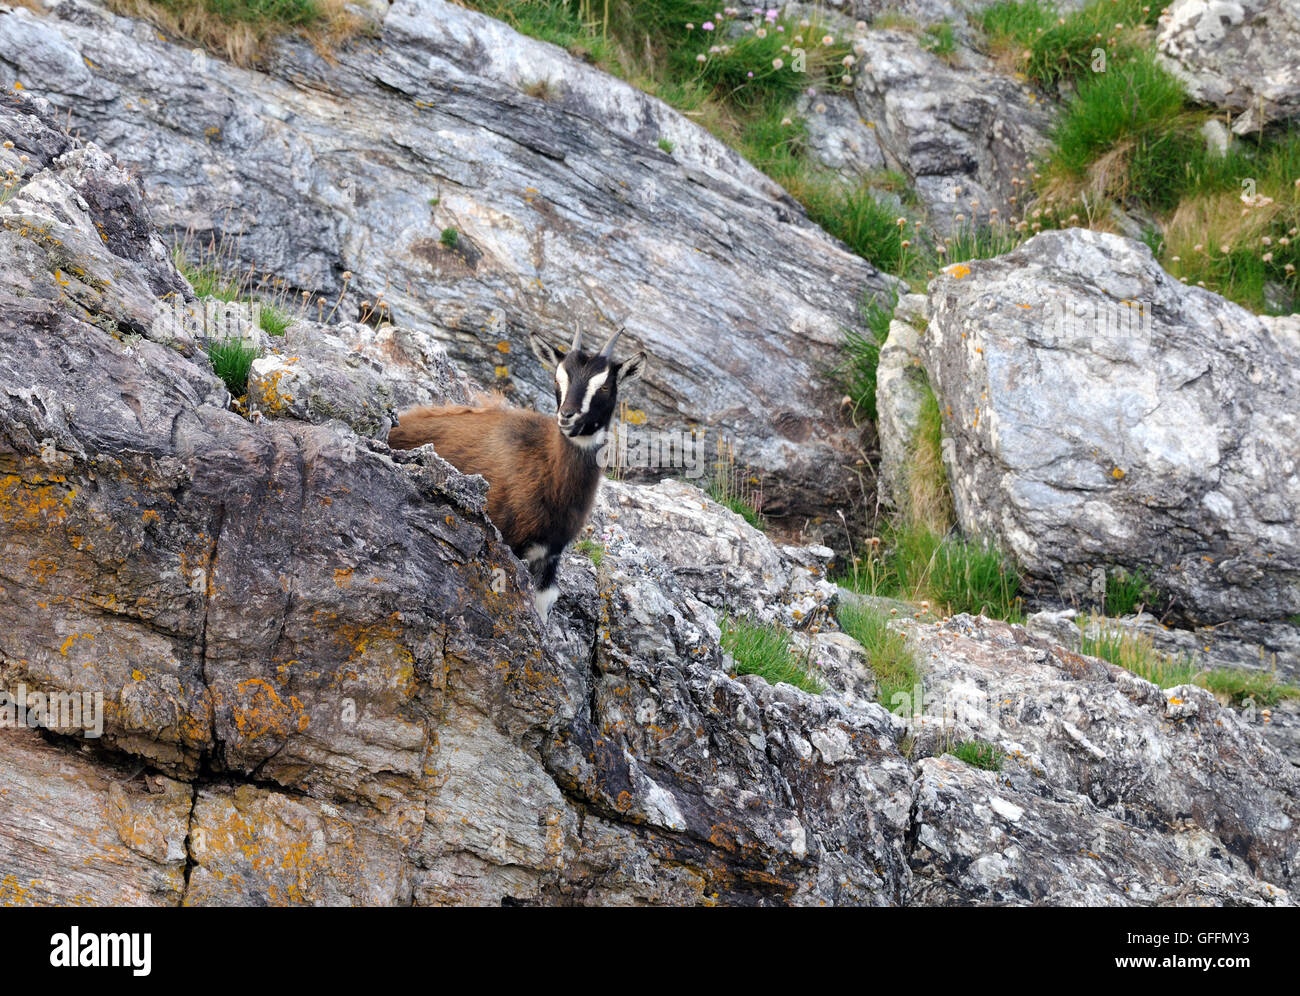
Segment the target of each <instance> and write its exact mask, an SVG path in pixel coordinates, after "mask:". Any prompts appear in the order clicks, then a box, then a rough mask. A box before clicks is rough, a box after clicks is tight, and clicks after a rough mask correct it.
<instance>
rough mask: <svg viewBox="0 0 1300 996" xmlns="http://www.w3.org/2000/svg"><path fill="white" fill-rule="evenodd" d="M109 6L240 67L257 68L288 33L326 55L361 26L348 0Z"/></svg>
mask: <svg viewBox="0 0 1300 996" xmlns="http://www.w3.org/2000/svg"><path fill="white" fill-rule="evenodd" d="M108 5H109V7H111V8H112V9H113V10H115V11H116V12H117V13H119V14H125V15H127V16H129V17H140V18H144V19H145V20H147V21H151V22H152V23H154V24H156V25H157V26H158V27H159V28H161V29H162V31H163V32H164V33H165V34H167V35H171V36H175V37H179V38H183V39H186V40H187V41H190V42H194V43H195V44H198V45H201V46H202V47H204V48H206V49H208V50H210V51H214V52H219V53H221V54H223V55H224V56H225V57H226V58H227V59H229V60H230V61H231V62H233V63H235V64H236V65H239V66H252V65H257V64H259V63H260V62H262V61H263V60H264V59H265V58H266V55H267V52H268V51H269V49H270V46H271V43H272V42H274V41H275V40H276V39H279V38H283V37H285V36H288V35H298V36H300V37H303V38H306V39H307V40H308V41H310V42H311V43H312V44H313V45H314V46H315V47H316V48H317V50H318V51H321V52H326V53H327V52H328V51H329V49H331V48H333V47H336V46H337V45H339V44H341V43H342V42H344V41H346V40H347V39H348V38H351V37H352V36H354V35H355V34H357V33H358V32H359V31H360V29H361V26H362V21H361V19H360V18H359V17H358V16H357V15H356V14H355V13H353V12H352V11H350V10H348V8H347V3H346V0H108Z"/></svg>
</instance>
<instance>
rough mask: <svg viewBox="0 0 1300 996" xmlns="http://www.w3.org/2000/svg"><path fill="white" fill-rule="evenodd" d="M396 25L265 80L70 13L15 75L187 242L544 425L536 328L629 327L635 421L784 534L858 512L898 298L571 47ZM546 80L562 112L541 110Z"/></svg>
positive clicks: (145, 34) (757, 184)
mask: <svg viewBox="0 0 1300 996" xmlns="http://www.w3.org/2000/svg"><path fill="white" fill-rule="evenodd" d="M375 16H376V17H377V18H378V19H379V23H377V25H376V26H375V28H374V37H362V38H358V39H357V40H355V41H353V42H351V43H347V44H345V45H343V46H342V47H341V48H340V49H339V50H338V51H337V52H335V53H334V55H333V57H332V58H331V59H329V60H326V59H323V58H322V57H321V56H320V55H319V54H318V53H317V52H316V51H315V50H314V49H312V47H311V46H310V45H308V44H307V43H305V42H302V41H288V42H284V43H282V44H280V45H279V46H278V47H277V49H276V51H275V53H274V56H273V57H272V58H271V59H270V61H269V70H268V72H267V73H265V74H263V73H256V72H252V71H249V70H244V69H239V68H235V67H232V66H230V65H228V64H226V63H225V62H222V61H220V60H217V59H215V58H212V59H206V60H205V62H204V65H203V67H202V71H201V72H196V71H193V69H192V67H191V63H192V61H193V59H194V58H195V56H194V55H193V53H192V52H191V51H190V48H189V47H188V46H181V45H174V44H171V43H168V42H166V41H163V40H160V39H159V37H158V36H157V34H156V32H153V31H146V30H143V29H142V28H141V27H140V25H139V22H135V21H131V20H129V19H125V18H120V17H116V16H114V15H112V14H109V13H107V12H105V11H104V10H103V8H101V7H99V6H96V5H94V4H91V3H86V2H82V0H63V2H61V3H59V4H58V5H56V6H55V7H54V8H53V10H52V11H51V12H50V13H49V14H48V15H46V16H44V17H37V16H35V15H32V14H31V13H30V12H29V11H26V10H18V11H15V12H11V13H6V14H3V15H0V53H3V55H0V65H3V66H5V67H6V70H7V71H8V72H9V74H10V76H11V77H12V78H13V79H17V80H20V81H21V82H22V83H23V86H24V87H26V88H27V90H28V91H29V92H33V93H38V94H41V95H43V96H46V97H48V98H49V99H50V100H51V101H52V102H53V104H54V105H55V106H56V107H57V108H58V110H59V111H60V112H61V113H65V112H68V111H70V112H71V127H72V128H73V129H74V130H75V131H78V132H80V133H81V134H84V135H86V136H88V137H90V138H93V139H95V140H96V141H97V142H99V143H100V144H101V145H102V147H103V148H104V149H106V150H107V151H110V152H114V153H116V154H117V155H118V156H119V157H121V158H122V159H123V160H124V161H125V162H127V163H129V164H130V166H131V168H132V169H134V170H135V171H136V172H137V173H138V174H139V175H140V176H141V177H142V179H143V180H144V184H145V189H146V190H147V191H148V193H149V196H150V199H151V201H152V203H153V206H154V210H155V212H156V213H157V215H158V220H159V223H160V225H161V227H163V229H164V230H166V231H168V232H169V233H170V235H171V237H172V238H173V239H175V240H177V241H184V240H185V239H186V238H187V237H189V238H192V239H193V240H196V241H197V242H198V243H199V244H205V243H206V242H207V240H208V239H209V238H215V239H216V240H217V241H218V242H221V241H222V240H223V239H225V240H226V242H227V244H228V249H229V253H230V256H231V258H232V259H233V260H234V261H235V262H236V264H237V265H239V266H243V267H245V268H247V267H249V266H252V265H255V266H256V267H257V270H258V272H264V271H270V272H272V273H274V274H276V275H278V276H279V277H282V278H283V279H284V280H285V281H286V283H287V286H288V287H289V288H290V289H291V290H292V292H293V293H294V294H298V293H299V292H301V291H303V290H306V291H309V292H310V293H311V295H312V300H314V301H323V302H324V303H325V306H326V307H327V308H328V307H330V306H331V305H332V304H333V302H334V301H335V300H336V299H337V298H338V297H339V295H340V294H341V293H342V292H343V290H344V288H345V286H346V287H347V293H346V295H344V301H343V303H342V304H341V305H340V307H339V314H340V315H341V316H342V317H343V318H344V319H345V320H348V321H351V320H356V319H358V318H359V317H360V316H361V310H362V309H361V308H360V302H362V301H369V302H371V304H372V307H373V304H374V302H375V301H376V300H378V297H377V295H378V294H379V293H380V292H381V291H383V292H386V296H385V298H384V300H385V301H386V302H387V303H388V305H389V311H388V312H387V314H388V315H389V316H390V317H391V323H392V324H393V325H395V326H399V327H402V328H408V329H415V330H419V331H422V332H428V333H430V334H432V335H433V336H434V337H436V338H437V339H438V340H439V341H441V342H442V343H443V344H444V345H445V347H446V348H447V350H448V353H449V354H450V355H451V357H452V358H453V359H454V360H456V361H457V362H458V363H459V364H460V365H461V366H462V368H463V369H464V370H465V371H466V372H467V373H469V374H470V375H471V376H472V377H473V378H474V379H475V380H476V381H478V382H479V383H482V384H487V385H491V386H495V387H499V388H503V389H506V390H508V391H510V392H513V394H515V395H516V396H517V398H518V400H519V401H520V402H521V403H525V404H545V403H548V399H549V396H550V385H551V379H550V375H549V374H548V373H546V372H545V371H543V370H542V368H541V366H540V365H539V364H538V363H537V362H536V361H535V359H534V358H533V356H532V354H531V352H530V351H529V350H528V349H527V348H526V336H527V333H529V332H540V333H542V334H544V335H548V336H550V337H551V338H552V339H553V340H556V341H559V340H561V339H563V341H565V342H567V341H568V340H569V339H570V338H571V335H572V328H573V324H574V323H575V322H579V323H581V324H582V325H583V326H584V327H585V328H586V329H588V330H589V331H590V332H591V333H592V334H593V335H601V334H603V333H605V332H606V331H607V330H611V329H612V328H613V327H615V326H617V325H620V324H621V325H626V326H627V330H628V331H627V333H626V335H625V336H624V346H625V348H627V349H628V350H631V349H634V348H638V347H644V348H645V349H647V350H648V351H649V352H650V354H651V357H652V361H651V364H650V370H649V373H648V375H647V384H646V385H645V387H644V389H641V390H639V393H638V396H637V397H636V398H634V399H632V400H633V402H634V403H635V404H637V405H640V406H641V408H642V409H643V410H644V412H645V414H646V417H647V419H648V421H647V422H645V423H643V424H644V425H645V428H646V429H647V430H649V429H657V430H661V431H668V432H672V431H683V432H684V431H689V429H690V428H691V427H692V426H702V427H704V428H705V429H706V430H707V431H708V433H709V435H710V437H711V442H712V441H713V439H714V438H715V437H716V436H718V435H721V434H725V435H727V436H728V437H730V438H731V439H733V440H734V442H735V445H736V453H737V459H738V460H739V461H740V463H741V465H742V466H746V465H748V466H752V467H753V468H755V469H756V470H761V471H763V472H765V476H766V477H767V478H768V479H770V480H771V482H772V484H771V486H770V488H769V489H768V492H767V495H766V497H767V512H768V513H769V514H772V515H778V516H780V515H796V514H813V515H816V514H824V513H825V512H826V511H827V509H828V508H829V507H830V506H833V505H837V504H841V503H842V502H843V501H844V500H845V499H846V497H847V495H849V494H851V493H852V489H854V488H856V477H855V475H854V472H853V470H852V464H853V461H854V460H855V459H856V456H857V453H856V449H855V448H854V442H855V437H856V433H855V431H854V429H853V427H852V425H851V424H850V423H849V420H848V419H846V418H844V417H843V416H842V415H841V413H840V412H839V400H840V396H841V392H840V391H839V390H838V389H837V387H836V386H835V384H834V383H833V381H834V378H833V376H831V375H830V374H829V373H828V371H829V370H831V369H832V368H833V367H834V366H835V363H836V362H837V360H838V357H839V351H840V346H841V344H842V341H843V336H844V329H845V328H852V327H855V326H856V325H857V323H858V321H859V316H858V314H857V304H858V301H859V300H860V299H861V297H862V295H863V294H864V292H877V291H883V290H884V289H885V288H886V287H887V286H889V285H890V284H891V283H892V279H891V278H888V277H885V276H884V275H882V274H880V273H878V272H877V271H876V270H874V269H873V268H872V267H871V265H870V264H868V263H867V262H865V261H864V260H862V259H861V258H859V257H857V256H855V255H853V254H852V253H850V252H849V251H848V250H847V249H845V248H844V247H842V246H840V245H838V244H836V243H835V242H833V241H832V240H831V239H830V238H828V237H827V236H826V235H825V234H824V233H822V232H821V230H820V229H818V228H816V227H815V226H814V225H813V224H812V223H811V222H809V221H808V219H807V218H806V216H805V215H804V212H803V210H802V209H801V208H800V207H799V205H798V204H797V203H796V202H795V201H794V200H792V199H791V198H790V197H789V195H788V194H786V193H785V192H784V191H783V190H782V189H781V188H780V187H778V186H777V185H776V184H775V183H773V182H772V181H771V180H769V179H768V178H767V177H765V176H764V175H762V174H761V173H759V172H758V171H757V170H755V169H754V168H753V167H751V166H749V165H748V164H747V163H745V162H744V161H743V160H742V159H741V158H740V156H739V155H737V154H736V153H735V152H734V151H732V150H731V149H729V148H727V147H726V146H725V145H723V144H722V143H721V142H719V141H717V140H716V139H714V138H712V137H711V136H710V135H709V134H708V133H707V132H705V131H704V130H703V129H702V128H700V127H698V126H697V125H695V124H693V123H692V122H690V121H689V120H688V119H686V118H685V117H683V116H681V115H679V114H677V113H676V112H675V111H673V110H672V109H670V108H669V107H668V106H667V105H665V104H663V103H662V102H660V101H658V100H656V99H655V98H652V97H650V96H647V95H646V94H644V93H642V92H641V91H639V90H636V89H635V88H633V87H631V86H630V85H628V84H625V83H623V82H621V81H619V80H616V79H613V78H611V77H610V76H608V75H607V74H605V73H603V72H601V71H599V70H598V69H596V68H595V67H593V66H589V65H587V64H586V63H584V62H582V61H581V60H579V59H576V58H574V57H571V56H569V55H568V54H567V53H565V52H564V51H562V50H561V49H559V48H557V47H556V46H553V45H549V44H546V43H543V42H539V41H535V40H533V39H529V38H525V37H523V36H521V35H519V34H517V33H515V32H514V31H512V30H511V29H509V28H508V27H506V26H505V25H504V24H502V23H501V22H499V21H495V20H493V19H491V18H489V17H486V16H484V15H481V14H478V13H476V12H473V11H469V10H466V9H465V8H463V7H461V6H457V5H455V4H451V3H444V2H441V0H399V2H396V3H394V4H392V5H391V6H390V7H386V8H385V9H384V10H382V11H379V12H377V13H376V14H375ZM92 66H93V67H94V68H93V69H92V68H91V67H92ZM539 81H544V82H546V83H547V94H548V97H547V98H546V99H542V98H538V97H533V96H529V95H528V94H527V93H525V92H524V91H526V90H528V89H529V87H530V86H531V85H532V84H535V83H537V82H539ZM661 138H662V139H667V140H669V141H671V142H672V143H673V147H674V151H673V154H672V156H668V155H665V154H664V153H663V152H661V151H660V149H659V148H658V145H657V143H658V141H659V140H660V139H661ZM447 229H454V230H455V232H456V233H457V238H456V244H455V247H454V248H449V247H448V246H446V245H443V244H442V241H441V233H442V232H443V231H444V230H447ZM187 233H189V234H188V236H187ZM346 271H351V273H352V274H353V279H352V280H351V282H350V283H348V282H346V281H345V279H344V277H343V274H344V273H345V272H346ZM760 285H761V287H762V293H761V294H759V293H758V291H757V288H759V287H760ZM315 310H316V309H315V307H313V308H312V309H311V311H312V312H313V313H314V312H315ZM662 470H663V471H664V472H666V473H668V474H670V475H671V474H673V473H678V472H680V468H672V467H669V468H662Z"/></svg>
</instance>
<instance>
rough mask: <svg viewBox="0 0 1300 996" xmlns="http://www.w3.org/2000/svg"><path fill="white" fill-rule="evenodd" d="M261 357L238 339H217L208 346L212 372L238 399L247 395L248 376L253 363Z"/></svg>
mask: <svg viewBox="0 0 1300 996" xmlns="http://www.w3.org/2000/svg"><path fill="white" fill-rule="evenodd" d="M259 355H261V354H260V353H259V352H258V351H257V350H256V349H254V348H253V347H251V346H246V345H245V344H244V343H243V341H242V340H239V339H219V340H213V341H212V342H211V343H209V344H208V359H210V360H211V361H212V370H213V372H214V373H215V374H216V375H217V376H218V377H220V378H221V379H222V380H223V381H224V382H225V384H226V389H227V390H228V391H230V394H231V396H232V397H235V398H240V397H243V396H244V395H245V394H247V393H248V375H249V372H250V371H251V370H252V369H253V361H254V360H255V359H257V358H258V356H259Z"/></svg>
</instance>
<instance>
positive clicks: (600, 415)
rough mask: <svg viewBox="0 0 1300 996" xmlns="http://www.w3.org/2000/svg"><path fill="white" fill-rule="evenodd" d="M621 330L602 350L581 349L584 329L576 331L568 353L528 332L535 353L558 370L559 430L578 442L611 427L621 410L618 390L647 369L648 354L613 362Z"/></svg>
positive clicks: (587, 439)
mask: <svg viewBox="0 0 1300 996" xmlns="http://www.w3.org/2000/svg"><path fill="white" fill-rule="evenodd" d="M622 332H623V330H622V329H619V330H618V331H617V332H615V333H614V334H613V335H612V336H610V337H609V340H608V341H607V342H606V343H605V345H604V346H602V347H601V350H600V352H599V353H595V354H592V353H584V352H583V351H582V332H581V331H576V332H575V333H574V335H573V342H572V343H571V344H570V346H569V348H568V350H567V351H566V352H563V353H562V352H560V351H559V350H557V349H555V348H554V347H553V346H550V345H548V344H547V343H546V342H544V341H543V340H542V338H541V337H540V336H538V335H529V337H528V343H529V345H530V346H532V349H533V353H534V354H535V355H536V356H537V358H538V359H539V360H541V361H542V365H543V366H544V367H546V368H547V369H548V370H553V371H555V405H556V414H555V420H556V422H557V423H558V424H559V426H560V431H561V432H563V433H564V434H565V435H566V436H568V437H569V438H570V439H572V440H573V441H574V442H575V443H577V444H579V445H583V444H587V445H590V444H591V443H594V442H595V441H596V440H597V439H598V438H599V435H600V432H601V430H603V429H607V428H608V427H609V423H610V421H611V420H612V419H613V417H614V412H616V411H617V410H618V390H619V388H620V387H622V386H623V385H624V384H627V383H630V382H631V381H634V380H636V379H637V378H638V377H640V376H641V375H642V374H643V373H645V368H646V354H645V353H644V352H638V353H636V354H635V355H634V356H632V357H630V358H628V359H626V360H624V361H623V362H622V363H615V362H614V343H615V342H617V341H618V337H619V336H620V335H621V334H622Z"/></svg>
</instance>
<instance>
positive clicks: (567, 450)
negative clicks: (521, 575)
mask: <svg viewBox="0 0 1300 996" xmlns="http://www.w3.org/2000/svg"><path fill="white" fill-rule="evenodd" d="M425 443H432V444H433V447H434V449H436V450H437V451H438V455H439V456H441V457H442V458H443V459H444V460H446V461H447V462H448V463H450V464H451V465H452V466H453V467H455V468H456V469H457V470H459V471H460V472H461V473H462V474H482V475H483V477H484V478H486V479H487V482H488V515H490V516H491V517H492V521H493V522H494V523H495V524H496V527H497V528H498V529H500V530H501V535H502V536H504V537H505V540H506V542H507V543H508V544H510V547H511V549H512V550H514V551H515V554H516V555H518V556H523V555H524V553H525V551H527V550H528V549H529V547H531V546H533V545H534V544H540V545H541V546H543V547H546V548H547V549H548V551H550V552H555V553H558V552H559V549H560V548H562V547H563V545H564V544H567V543H568V542H570V541H571V540H573V539H574V538H575V537H576V536H577V534H578V530H580V529H581V528H582V524H583V522H584V521H586V518H587V515H588V513H589V512H590V511H591V506H592V503H593V502H594V500H595V497H596V485H597V484H598V483H599V478H600V467H599V465H598V464H597V462H596V460H595V456H594V454H593V453H591V451H586V450H583V449H580V448H579V447H577V446H575V445H574V444H573V443H571V442H570V441H569V440H568V439H566V438H565V436H564V434H563V433H561V432H560V430H559V427H558V426H557V425H556V424H555V419H554V418H551V417H549V416H546V415H542V414H540V413H538V412H534V411H526V410H523V409H519V408H507V407H502V406H492V407H472V406H468V405H456V406H435V405H425V406H421V407H418V408H412V409H409V410H408V411H405V412H403V413H402V415H401V420H400V422H399V424H398V425H396V426H394V428H393V430H392V431H391V432H390V433H389V435H388V445H390V446H392V447H393V448H394V449H413V448H415V447H417V446H423V445H424V444H425ZM558 523H563V525H564V526H565V527H566V528H564V529H562V530H561V532H562V535H561V536H557V535H556V534H555V529H556V525H557V524H558ZM557 540H560V541H561V542H559V545H558V546H556V541H557Z"/></svg>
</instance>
